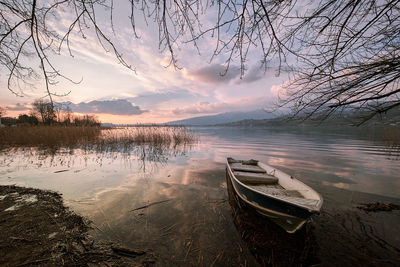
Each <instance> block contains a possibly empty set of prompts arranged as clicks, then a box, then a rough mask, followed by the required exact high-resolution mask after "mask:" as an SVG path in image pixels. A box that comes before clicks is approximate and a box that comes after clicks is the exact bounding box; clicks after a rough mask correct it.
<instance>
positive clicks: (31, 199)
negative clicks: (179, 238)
mask: <svg viewBox="0 0 400 267" xmlns="http://www.w3.org/2000/svg"><path fill="white" fill-rule="evenodd" d="M0 214H1V220H0V233H1V238H0V248H1V249H0V265H2V266H38V265H39V266H62V265H66V266H90V265H92V266H99V265H100V266H127V265H128V266H137V265H141V266H149V265H152V264H153V263H154V262H155V257H154V255H153V254H152V252H151V251H143V250H137V249H131V248H123V247H119V246H118V244H115V243H112V242H102V241H99V240H94V239H93V237H92V236H90V235H89V230H90V229H91V223H90V221H88V220H87V219H85V218H84V217H82V216H80V215H78V214H76V213H74V212H72V211H70V210H69V208H68V207H66V206H65V205H64V203H63V199H62V196H61V195H60V194H59V193H56V192H52V191H47V190H41V189H33V188H25V187H18V186H3V185H1V186H0Z"/></svg>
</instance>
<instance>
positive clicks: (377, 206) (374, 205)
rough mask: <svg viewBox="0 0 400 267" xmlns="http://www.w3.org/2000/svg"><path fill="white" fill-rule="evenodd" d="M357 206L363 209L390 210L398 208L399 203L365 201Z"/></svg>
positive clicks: (399, 206)
mask: <svg viewBox="0 0 400 267" xmlns="http://www.w3.org/2000/svg"><path fill="white" fill-rule="evenodd" d="M357 208H359V209H361V210H365V211H372V212H375V211H392V210H400V205H398V204H394V203H380V202H375V203H367V204H362V206H358V207H357Z"/></svg>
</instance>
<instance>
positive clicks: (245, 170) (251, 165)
mask: <svg viewBox="0 0 400 267" xmlns="http://www.w3.org/2000/svg"><path fill="white" fill-rule="evenodd" d="M228 162H229V165H230V168H231V170H232V172H233V175H235V177H236V179H238V180H239V181H240V182H242V183H243V184H245V185H247V186H248V187H250V188H252V189H253V190H256V191H258V192H261V193H264V194H267V195H271V196H274V197H277V198H279V199H282V200H285V201H290V202H292V203H294V204H297V205H301V206H307V207H309V208H313V207H315V205H316V204H317V202H318V200H316V199H308V198H306V197H305V196H304V195H303V194H302V193H301V192H300V191H301V190H293V189H289V188H284V187H283V186H282V185H281V184H280V181H279V178H278V177H276V176H274V175H270V174H268V173H267V171H266V170H265V169H263V168H261V167H259V166H258V163H257V161H255V160H249V161H239V160H234V159H228Z"/></svg>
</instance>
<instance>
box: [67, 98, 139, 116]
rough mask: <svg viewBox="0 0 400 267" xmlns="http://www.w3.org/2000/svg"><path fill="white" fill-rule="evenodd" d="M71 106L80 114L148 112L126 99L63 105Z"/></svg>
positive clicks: (133, 113)
mask: <svg viewBox="0 0 400 267" xmlns="http://www.w3.org/2000/svg"><path fill="white" fill-rule="evenodd" d="M63 104H67V105H69V107H70V108H71V110H72V111H73V112H78V113H104V114H112V115H139V114H142V113H144V112H146V110H141V109H140V107H139V106H134V105H133V104H132V103H131V102H129V101H127V100H126V99H117V100H103V101H99V100H94V101H90V102H87V103H85V102H81V103H78V104H74V103H71V102H68V103H63Z"/></svg>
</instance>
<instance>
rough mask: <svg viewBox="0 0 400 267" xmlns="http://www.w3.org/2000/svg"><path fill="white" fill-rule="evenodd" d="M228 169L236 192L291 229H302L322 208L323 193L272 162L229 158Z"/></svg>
mask: <svg viewBox="0 0 400 267" xmlns="http://www.w3.org/2000/svg"><path fill="white" fill-rule="evenodd" d="M226 169H227V175H228V176H229V178H230V180H231V182H232V185H233V188H234V190H235V193H236V194H237V195H238V196H239V197H240V198H241V199H242V200H243V201H244V202H245V203H247V204H248V205H250V206H252V207H253V208H254V209H255V210H256V211H257V212H259V213H260V214H262V215H264V216H266V217H268V218H269V219H271V220H272V221H273V222H275V223H276V224H278V225H279V226H281V227H282V228H283V229H284V230H286V232H288V233H294V232H296V231H297V230H299V229H300V228H301V227H302V226H303V225H304V224H305V223H306V222H307V221H308V220H309V219H310V217H311V216H312V215H313V214H318V213H319V211H320V209H321V206H322V202H323V200H322V197H321V195H320V194H318V193H317V192H316V191H315V190H314V189H312V188H311V187H309V186H308V185H306V184H304V183H303V182H301V181H299V180H297V179H295V178H294V177H292V176H290V175H288V174H286V173H284V172H282V171H280V170H278V169H276V168H274V167H272V166H270V165H267V164H264V163H261V162H259V161H257V160H235V159H233V158H227V168H226Z"/></svg>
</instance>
